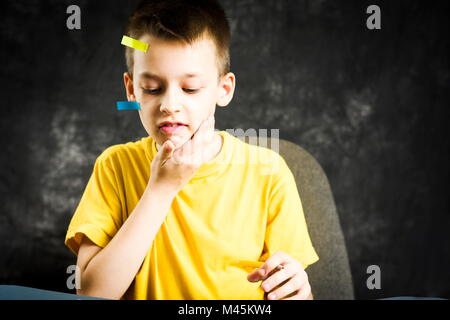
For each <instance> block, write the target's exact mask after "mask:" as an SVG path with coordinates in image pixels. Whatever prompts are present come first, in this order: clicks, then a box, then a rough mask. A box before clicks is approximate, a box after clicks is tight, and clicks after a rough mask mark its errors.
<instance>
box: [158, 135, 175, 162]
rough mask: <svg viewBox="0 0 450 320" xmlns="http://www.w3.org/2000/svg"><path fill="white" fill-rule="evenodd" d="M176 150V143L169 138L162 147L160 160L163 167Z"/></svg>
mask: <svg viewBox="0 0 450 320" xmlns="http://www.w3.org/2000/svg"><path fill="white" fill-rule="evenodd" d="M174 150H175V145H174V144H173V142H172V141H170V140H167V141H166V142H164V144H163V145H162V147H161V151H160V155H159V157H160V158H159V160H160V161H161V167H162V166H163V165H164V164H165V163H166V162H167V160H169V159H170V158H171V157H172V154H173V151H174Z"/></svg>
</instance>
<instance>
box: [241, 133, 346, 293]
mask: <svg viewBox="0 0 450 320" xmlns="http://www.w3.org/2000/svg"><path fill="white" fill-rule="evenodd" d="M259 139H260V140H259V142H258V140H256V139H255V138H253V139H249V138H248V137H247V138H241V140H243V141H246V142H247V143H250V144H256V143H259V145H262V146H267V147H268V148H270V147H271V146H270V142H271V139H270V138H269V139H268V141H267V142H268V144H266V142H264V141H263V140H261V139H264V138H261V137H260V138H259ZM279 154H280V155H281V156H282V157H283V158H284V160H285V161H286V163H287V165H288V166H289V168H290V169H291V171H292V173H293V175H294V176H295V180H296V183H297V188H298V192H299V195H300V198H301V201H302V205H303V211H304V214H305V219H306V223H307V225H308V232H309V235H310V237H311V241H312V243H313V246H314V248H315V249H316V252H317V254H318V256H319V261H317V262H316V263H314V264H312V265H311V266H309V267H308V268H307V269H306V271H307V273H308V278H309V281H310V284H311V288H312V292H313V295H314V298H315V299H321V300H324V299H325V300H339V299H344V300H353V299H354V291H353V281H352V276H351V270H350V264H349V260H348V255H347V248H346V245H345V239H344V235H343V233H342V229H341V225H340V222H339V216H338V214H337V210H336V205H335V202H334V198H333V194H332V192H331V188H330V184H329V182H328V178H327V176H326V175H325V172H324V171H323V169H322V167H321V166H320V164H319V163H318V162H317V161H316V160H315V159H314V158H313V157H312V156H311V155H310V154H309V153H308V152H307V151H306V150H304V149H303V148H302V147H300V146H298V145H297V144H295V143H292V142H290V141H287V140H283V139H279Z"/></svg>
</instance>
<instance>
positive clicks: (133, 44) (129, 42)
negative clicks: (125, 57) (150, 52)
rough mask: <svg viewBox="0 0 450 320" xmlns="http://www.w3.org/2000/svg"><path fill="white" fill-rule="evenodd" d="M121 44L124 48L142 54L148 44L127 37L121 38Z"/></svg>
mask: <svg viewBox="0 0 450 320" xmlns="http://www.w3.org/2000/svg"><path fill="white" fill-rule="evenodd" d="M121 44H123V45H124V46H127V47H130V48H133V49H136V50H140V51H143V52H147V49H148V43H145V42H142V41H139V40H136V39H133V38H130V37H127V36H123V37H122V42H121Z"/></svg>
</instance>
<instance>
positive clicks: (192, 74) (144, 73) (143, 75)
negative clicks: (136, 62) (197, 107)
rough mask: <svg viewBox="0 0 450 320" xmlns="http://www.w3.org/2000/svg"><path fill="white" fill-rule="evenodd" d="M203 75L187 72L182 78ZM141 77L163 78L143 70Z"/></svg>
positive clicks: (150, 78)
mask: <svg viewBox="0 0 450 320" xmlns="http://www.w3.org/2000/svg"><path fill="white" fill-rule="evenodd" d="M201 76H202V75H201V74H200V73H185V74H184V75H182V76H181V78H197V77H198V78H200V77H201ZM139 77H140V78H145V79H149V80H162V78H161V77H159V76H157V75H156V74H153V73H150V72H145V71H144V72H142V73H141V74H140V75H139Z"/></svg>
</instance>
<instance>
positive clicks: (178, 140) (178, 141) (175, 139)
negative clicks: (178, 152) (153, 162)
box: [156, 133, 190, 151]
mask: <svg viewBox="0 0 450 320" xmlns="http://www.w3.org/2000/svg"><path fill="white" fill-rule="evenodd" d="M189 139H190V135H189V134H186V133H185V134H183V135H173V136H164V135H163V137H161V138H160V139H158V140H159V141H156V142H157V146H158V148H157V149H158V151H159V149H160V147H161V146H162V145H163V144H164V142H166V141H167V140H170V141H172V143H173V144H174V146H175V149H177V148H179V147H181V146H182V145H183V144H184V143H186V142H187V141H188V140H189Z"/></svg>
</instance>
